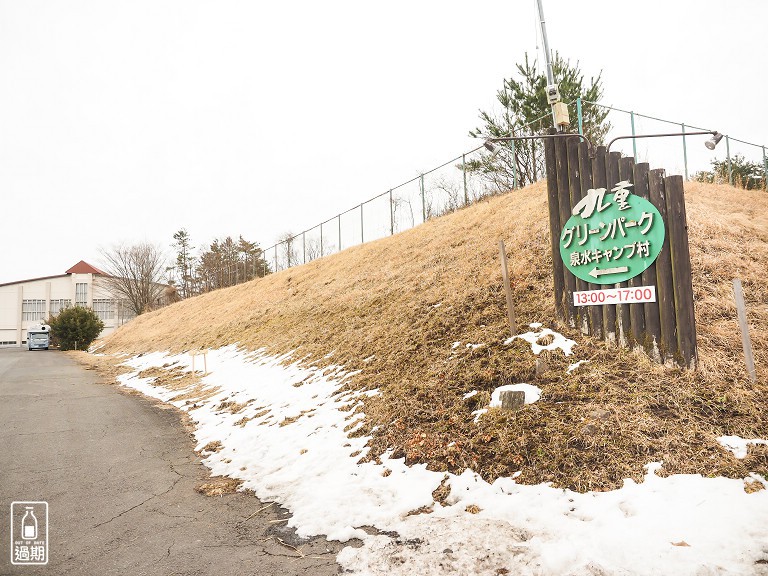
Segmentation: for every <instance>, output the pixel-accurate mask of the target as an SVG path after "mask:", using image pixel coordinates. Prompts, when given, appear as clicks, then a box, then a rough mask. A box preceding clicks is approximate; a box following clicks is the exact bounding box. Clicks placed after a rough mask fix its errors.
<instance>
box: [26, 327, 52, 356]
mask: <svg viewBox="0 0 768 576" xmlns="http://www.w3.org/2000/svg"><path fill="white" fill-rule="evenodd" d="M50 345H51V327H50V326H48V324H38V325H37V326H30V327H29V328H27V350H48V347H49V346H50Z"/></svg>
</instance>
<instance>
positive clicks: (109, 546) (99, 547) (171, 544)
mask: <svg viewBox="0 0 768 576" xmlns="http://www.w3.org/2000/svg"><path fill="white" fill-rule="evenodd" d="M0 421H2V423H3V425H2V427H0V446H2V450H0V574H2V575H6V574H8V575H12V574H56V575H57V576H58V575H72V576H75V575H81V574H82V575H90V574H93V575H99V576H108V575H118V574H119V575H123V574H131V575H133V576H141V575H155V574H162V575H169V576H171V575H173V576H204V575H207V574H216V575H217V576H227V575H229V574H232V575H235V574H237V575H247V574H253V575H265V576H266V575H270V576H272V575H275V576H277V575H303V574H307V575H311V576H323V575H329V574H338V572H339V567H338V565H337V564H336V560H335V559H336V554H337V553H338V551H339V550H340V549H341V548H342V547H343V546H344V545H343V544H340V543H338V542H327V541H326V540H325V539H323V538H322V537H316V538H313V539H311V540H301V539H298V538H296V535H295V534H294V533H293V532H292V531H291V530H290V529H287V528H285V523H286V519H287V517H288V514H287V512H286V511H285V510H283V509H281V508H280V507H279V506H278V505H277V504H274V505H271V506H268V505H267V504H265V503H262V502H260V501H259V500H258V499H256V498H255V497H253V496H251V495H248V494H242V493H237V494H230V495H225V496H215V497H207V496H203V495H201V494H199V493H197V492H196V491H195V489H194V488H195V486H196V485H198V484H199V483H201V482H203V481H204V480H205V479H206V478H207V477H208V470H207V469H206V468H205V467H204V466H203V465H202V464H201V463H200V458H199V457H198V456H197V455H196V454H195V453H194V452H193V448H194V444H193V442H192V439H191V438H190V436H189V434H188V432H187V431H186V430H185V428H184V427H183V425H182V424H181V422H180V420H179V416H178V415H177V413H176V412H174V411H173V410H170V409H167V407H162V406H160V405H159V404H157V403H156V402H155V401H153V400H150V399H147V398H144V397H140V396H136V395H131V394H124V393H121V392H120V391H119V389H118V388H117V387H116V386H111V385H105V384H101V383H99V382H98V375H97V374H96V373H95V372H93V371H87V370H85V369H83V368H82V367H81V366H80V365H78V364H77V363H76V362H74V361H73V360H72V359H70V358H69V357H68V356H67V355H66V354H63V353H61V352H56V351H34V352H29V351H27V350H26V349H16V348H14V349H0ZM18 500H24V501H36V500H45V501H47V502H48V506H49V546H50V551H49V555H50V561H49V563H48V565H47V566H13V565H11V563H10V549H9V548H10V546H9V541H10V534H9V528H10V526H9V512H10V504H11V502H13V501H18Z"/></svg>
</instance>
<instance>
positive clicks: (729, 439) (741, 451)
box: [717, 436, 768, 459]
mask: <svg viewBox="0 0 768 576" xmlns="http://www.w3.org/2000/svg"><path fill="white" fill-rule="evenodd" d="M717 441H718V442H720V444H721V445H722V446H723V448H725V449H726V450H728V451H730V452H732V453H733V455H734V456H736V458H739V459H743V458H746V457H747V449H748V448H749V445H750V444H752V445H753V446H756V445H757V444H768V440H761V439H759V438H755V439H751V440H746V439H744V438H741V437H739V436H719V437H718V438H717Z"/></svg>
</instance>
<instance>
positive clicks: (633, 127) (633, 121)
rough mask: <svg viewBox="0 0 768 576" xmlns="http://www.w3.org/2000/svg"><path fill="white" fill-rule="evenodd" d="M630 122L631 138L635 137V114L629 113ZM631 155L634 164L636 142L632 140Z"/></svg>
mask: <svg viewBox="0 0 768 576" xmlns="http://www.w3.org/2000/svg"><path fill="white" fill-rule="evenodd" d="M629 119H630V122H632V136H635V113H634V112H630V113H629ZM632 155H633V156H634V157H635V163H637V140H635V139H634V138H632Z"/></svg>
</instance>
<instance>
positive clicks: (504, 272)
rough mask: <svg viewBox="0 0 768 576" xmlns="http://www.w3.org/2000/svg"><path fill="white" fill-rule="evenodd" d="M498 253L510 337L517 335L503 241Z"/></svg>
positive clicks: (500, 243)
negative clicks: (505, 296) (505, 297)
mask: <svg viewBox="0 0 768 576" xmlns="http://www.w3.org/2000/svg"><path fill="white" fill-rule="evenodd" d="M499 253H500V256H501V279H502V281H503V282H504V293H505V294H506V295H507V319H508V320H509V331H510V335H511V336H515V335H516V334H517V325H516V324H515V304H514V302H512V288H511V287H510V285H509V269H508V268H507V251H506V249H505V248H504V240H499Z"/></svg>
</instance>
